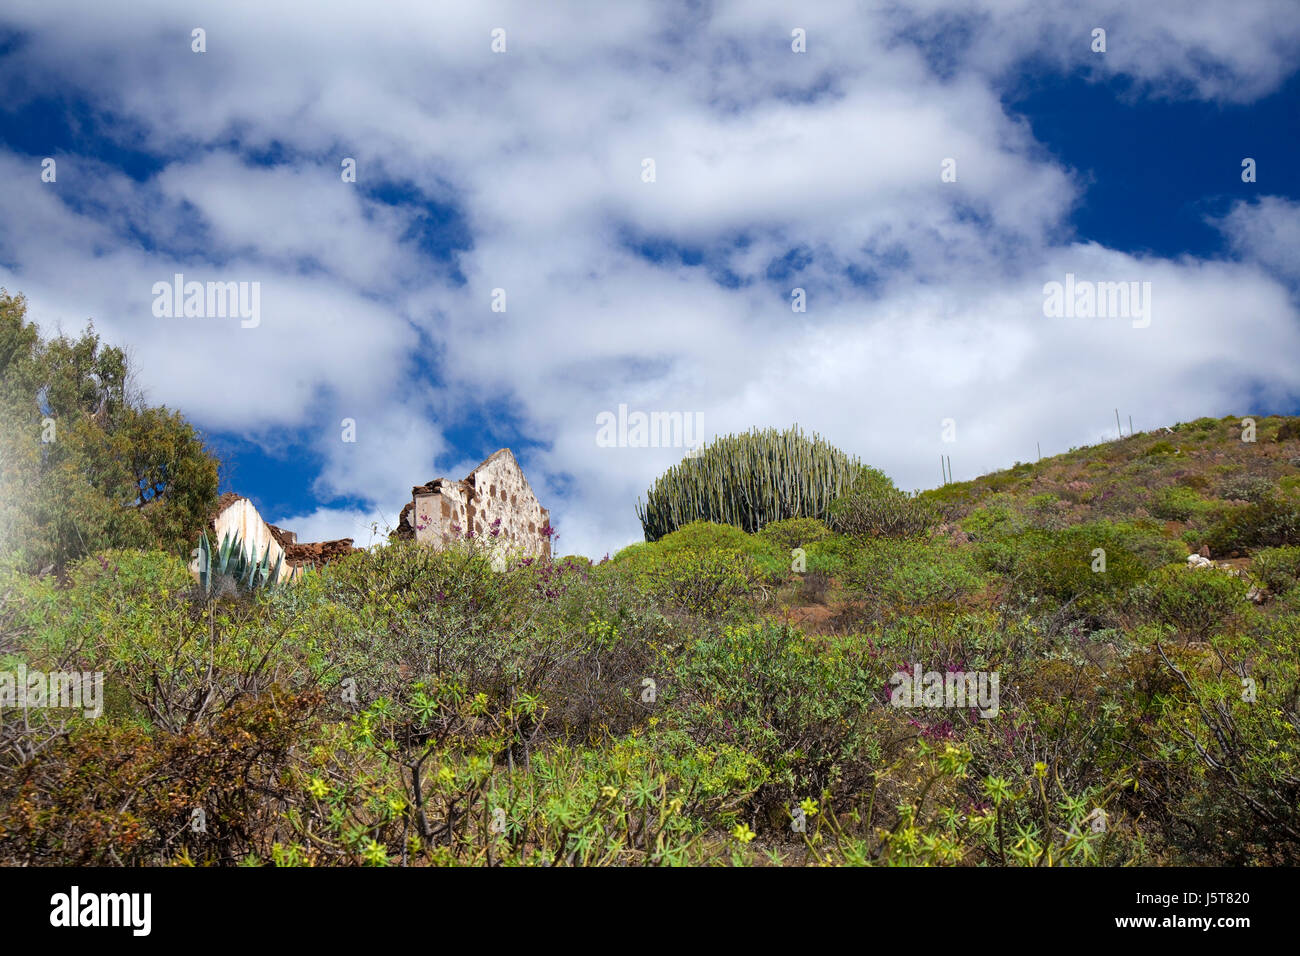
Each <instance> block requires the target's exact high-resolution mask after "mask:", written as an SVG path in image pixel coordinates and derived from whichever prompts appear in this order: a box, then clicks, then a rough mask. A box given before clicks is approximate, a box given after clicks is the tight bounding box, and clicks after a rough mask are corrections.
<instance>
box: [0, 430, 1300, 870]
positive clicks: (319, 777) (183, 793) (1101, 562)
mask: <svg viewBox="0 0 1300 956" xmlns="http://www.w3.org/2000/svg"><path fill="white" fill-rule="evenodd" d="M1238 422H1239V420H1236V419H1225V420H1222V421H1216V420H1208V419H1207V420H1202V421H1198V422H1193V423H1191V424H1188V425H1183V426H1178V427H1175V428H1173V429H1172V431H1171V432H1165V431H1161V432H1160V433H1152V434H1147V435H1138V436H1134V437H1132V438H1126V439H1124V440H1122V441H1116V442H1112V443H1110V444H1106V445H1102V446H1098V447H1095V448H1086V449H1078V450H1075V451H1072V452H1070V453H1069V454H1066V455H1061V456H1058V457H1056V458H1051V459H1047V460H1044V461H1042V462H1040V463H1037V464H1034V465H1018V466H1016V467H1015V468H1012V469H1009V470H1007V471H1004V472H999V473H997V474H993V475H988V476H985V477H984V478H981V479H978V480H976V481H974V482H968V483H963V484H956V485H949V486H947V487H944V488H941V489H937V490H935V491H932V492H927V493H925V494H923V495H920V496H917V497H912V496H901V495H900V494H899V493H898V492H896V491H895V490H893V489H892V488H890V487H888V486H887V485H880V486H875V487H867V488H860V489H858V490H857V491H856V492H854V493H853V494H850V495H848V496H845V497H844V498H843V499H842V500H841V501H840V502H839V504H838V506H837V507H836V508H833V509H831V510H830V511H829V513H828V518H829V519H830V524H825V523H823V522H821V521H818V520H815V519H811V518H793V519H789V520H784V521H777V522H773V523H770V524H767V525H765V526H764V527H763V528H762V529H761V530H760V531H759V532H757V533H755V534H749V533H746V532H744V531H742V530H740V529H739V528H734V527H730V526H727V525H717V524H708V523H703V522H696V523H691V524H687V525H684V526H682V527H680V528H678V529H677V530H675V531H673V532H672V533H669V534H666V535H664V536H663V537H662V538H660V539H659V540H657V541H655V542H653V543H643V544H638V545H634V546H632V547H630V548H628V549H625V550H624V551H622V552H620V553H619V554H617V555H615V556H614V558H613V559H612V560H607V561H602V562H599V563H596V564H592V563H590V562H588V561H586V560H585V559H578V558H569V559H564V560H562V561H559V562H555V563H538V562H533V561H520V562H516V563H514V564H513V565H511V566H510V567H509V568H508V569H507V570H505V571H504V572H496V571H493V570H492V566H491V562H490V561H489V560H488V559H487V557H486V555H484V554H482V553H480V552H479V551H478V550H477V546H476V545H475V544H474V543H473V542H466V543H465V544H464V545H463V546H462V547H459V548H457V549H454V550H451V551H448V552H432V551H429V550H425V549H421V548H419V547H417V546H414V545H411V544H409V543H397V544H394V545H391V546H388V547H384V548H382V549H377V550H375V551H372V552H368V553H360V554H356V555H352V556H349V557H347V558H344V559H341V560H339V561H337V562H334V563H332V564H330V565H328V566H326V567H325V568H323V569H321V570H320V571H318V572H314V573H312V574H309V575H307V576H306V578H305V579H304V580H303V581H302V582H300V583H298V584H296V585H293V586H290V587H281V588H277V589H273V590H271V591H270V592H268V593H260V592H259V593H253V594H249V593H245V592H243V591H242V590H240V589H238V588H235V589H233V591H232V590H231V589H213V590H212V592H209V591H207V590H206V589H199V588H196V587H195V585H194V582H193V581H191V579H190V578H189V576H188V575H187V573H186V571H185V569H184V567H183V566H182V564H181V562H180V561H178V560H177V559H176V558H174V557H170V556H168V555H165V554H162V553H159V552H138V551H110V552H103V553H99V554H96V555H94V556H92V557H90V558H89V559H87V560H85V561H83V562H81V563H80V564H78V565H77V566H75V568H74V569H73V570H72V571H71V573H70V575H69V576H68V580H67V581H59V580H56V579H54V578H49V577H47V578H34V577H28V576H24V575H18V574H14V575H12V576H11V577H9V578H8V579H6V580H5V581H3V582H0V600H2V603H0V655H3V661H2V662H0V670H4V669H11V670H12V669H15V668H17V667H18V666H20V665H21V666H23V667H26V668H28V669H29V670H30V671H37V672H41V671H72V670H77V671H96V670H98V671H102V672H103V674H104V695H103V700H102V715H101V716H99V717H97V718H88V717H86V716H83V715H82V714H81V713H79V712H78V713H73V712H70V711H67V710H52V709H47V708H29V709H28V712H27V719H26V720H25V721H24V720H16V719H14V717H15V710H14V708H13V707H11V706H8V705H0V706H2V707H3V716H4V718H5V719H4V722H3V725H2V726H0V861H2V862H5V863H15V864H41V863H99V864H109V865H132V864H226V865H229V864H236V863H249V864H280V865H389V866H396V865H442V864H469V865H492V864H505V865H519V864H523V865H542V864H546V865H566V864H570V865H580V864H588V865H610V864H613V865H663V864H681V863H697V864H724V865H725V864H761V865H767V864H815V863H834V864H939V865H955V866H973V865H1026V866H1028V865H1117V864H1134V863H1137V864H1176V863H1192V864H1239V865H1240V864H1295V863H1297V862H1300V587H1298V586H1297V584H1298V583H1300V580H1298V578H1300V539H1297V538H1296V536H1295V523H1294V518H1295V515H1296V513H1297V507H1298V502H1300V493H1298V492H1300V482H1298V481H1297V479H1298V477H1300V467H1297V462H1300V437H1298V436H1297V429H1296V421H1295V420H1291V421H1290V422H1286V421H1283V420H1280V419H1260V420H1259V422H1258V432H1257V436H1256V437H1257V441H1256V442H1254V443H1243V442H1242V441H1241V440H1240V437H1241V429H1240V426H1239V424H1238ZM1279 436H1280V437H1281V441H1278V440H1276V439H1277V438H1278V437H1279ZM1202 547H1206V548H1208V553H1209V558H1208V559H1201V558H1200V557H1199V555H1197V557H1196V559H1195V563H1197V564H1199V565H1203V566H1200V567H1191V566H1189V563H1188V557H1189V555H1193V554H1195V553H1196V552H1199V551H1200V550H1201V548H1202ZM214 595H216V596H214ZM896 675H906V679H903V678H900V677H899V676H896ZM929 675H936V676H935V677H934V679H931V677H930V676H929ZM959 678H960V681H961V683H960V685H959V683H958V679H959ZM968 678H969V683H967V679H968ZM913 679H916V680H918V681H919V682H920V686H917V687H915V690H916V691H917V693H915V695H912V694H911V693H910V691H911V690H912V689H913V685H912V681H913ZM904 685H906V686H907V687H908V688H909V693H908V694H907V695H906V696H907V699H903V695H902V694H901V689H902V688H903V687H904ZM957 689H969V690H970V692H971V693H970V695H969V696H962V697H959V696H957V695H956V694H955V691H956V690H957Z"/></svg>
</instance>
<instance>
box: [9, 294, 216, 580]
mask: <svg viewBox="0 0 1300 956" xmlns="http://www.w3.org/2000/svg"><path fill="white" fill-rule="evenodd" d="M26 312H27V306H26V301H25V300H24V299H23V298H22V297H21V296H9V295H8V294H6V293H5V292H4V291H3V290H0V561H3V562H5V563H8V564H11V565H13V566H16V567H19V568H21V569H23V570H26V571H29V572H35V571H39V570H41V569H43V568H46V567H51V568H52V569H53V570H55V571H56V572H61V571H62V570H63V569H64V568H66V567H67V566H68V565H69V564H70V563H72V562H74V561H75V560H76V559H78V558H80V557H84V556H85V555H88V554H90V553H92V552H95V551H100V550H105V549H110V548H154V547H157V548H162V549H163V550H166V551H168V552H170V553H173V554H179V553H183V552H188V550H189V547H190V544H189V542H191V541H193V539H194V535H195V534H196V533H197V532H198V531H199V530H200V529H201V528H202V526H203V524H204V523H205V522H206V520H207V516H208V513H209V511H210V509H211V508H212V507H213V505H214V504H215V503H216V498H217V462H216V460H215V459H214V458H212V457H211V456H210V455H209V454H208V453H207V451H206V450H205V449H204V447H203V442H202V440H201V438H200V436H199V435H198V433H197V432H195V430H194V429H193V428H192V427H191V426H190V425H189V424H188V423H187V422H186V421H185V420H184V419H183V418H181V416H180V415H179V414H177V413H175V412H172V411H169V410H168V409H166V408H161V407H151V406H147V405H145V404H144V402H143V401H141V400H140V398H139V397H138V396H137V395H135V394H134V393H132V391H131V390H130V388H129V386H128V383H129V381H130V376H131V369H130V367H129V365H128V363H127V359H126V355H125V353H124V352H122V350H121V349H117V348H113V347H110V346H105V345H103V344H102V343H101V342H100V339H99V336H98V335H97V334H96V333H95V331H94V329H93V328H88V329H87V330H86V331H85V332H83V333H82V335H81V336H80V337H79V338H77V339H70V338H67V337H64V336H58V337H56V338H53V339H50V340H49V341H42V339H41V337H40V335H39V333H38V331H37V328H36V326H35V324H34V323H29V322H28V321H27V320H26Z"/></svg>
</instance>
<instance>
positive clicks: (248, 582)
mask: <svg viewBox="0 0 1300 956" xmlns="http://www.w3.org/2000/svg"><path fill="white" fill-rule="evenodd" d="M196 558H197V560H196V562H195V570H196V571H197V572H198V576H199V587H200V588H201V589H202V590H203V593H204V594H207V595H211V594H212V590H213V586H214V584H216V585H219V583H220V582H221V581H222V580H223V579H227V578H228V579H230V580H231V581H232V582H234V584H235V586H236V587H238V588H242V589H243V590H245V591H256V590H258V589H259V588H267V589H269V588H272V587H274V586H275V585H276V583H277V582H278V581H279V580H280V567H281V565H283V564H284V552H283V551H281V552H280V555H279V556H278V557H277V558H276V559H275V565H274V566H272V565H271V543H270V542H269V541H268V542H267V544H266V551H265V552H264V553H263V554H262V557H261V560H257V559H256V558H255V557H250V556H249V554H248V553H247V552H246V551H245V550H244V543H243V541H242V540H241V539H240V537H239V535H234V536H233V537H232V536H231V535H225V536H223V537H222V539H221V547H220V548H218V549H217V551H216V552H214V551H213V550H212V545H211V544H210V543H209V542H208V535H207V532H202V533H200V535H199V547H198V554H197V556H196Z"/></svg>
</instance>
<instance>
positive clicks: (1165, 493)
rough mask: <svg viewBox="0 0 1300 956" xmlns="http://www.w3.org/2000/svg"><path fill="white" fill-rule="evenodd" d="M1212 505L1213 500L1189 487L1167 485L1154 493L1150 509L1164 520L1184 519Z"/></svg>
mask: <svg viewBox="0 0 1300 956" xmlns="http://www.w3.org/2000/svg"><path fill="white" fill-rule="evenodd" d="M1213 506H1214V505H1213V502H1211V501H1207V500H1206V499H1204V498H1202V497H1201V496H1200V495H1198V494H1197V493H1196V492H1195V491H1194V490H1192V489H1191V488H1189V487H1185V486H1182V485H1169V486H1168V487H1165V488H1161V489H1160V491H1158V492H1157V493H1156V496H1155V498H1154V499H1153V500H1152V502H1151V505H1150V511H1151V513H1152V514H1153V515H1155V516H1156V517H1157V518H1162V519H1164V520H1165V521H1186V520H1188V519H1189V518H1191V517H1193V516H1199V515H1203V514H1205V513H1206V512H1208V511H1209V510H1210V509H1211V508H1212V507H1213Z"/></svg>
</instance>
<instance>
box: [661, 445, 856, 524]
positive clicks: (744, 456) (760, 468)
mask: <svg viewBox="0 0 1300 956" xmlns="http://www.w3.org/2000/svg"><path fill="white" fill-rule="evenodd" d="M861 473H862V465H861V463H860V462H859V461H858V460H857V459H856V458H853V457H850V456H849V455H847V454H845V453H844V452H842V451H840V450H839V449H838V448H836V447H834V446H833V445H831V444H830V443H828V442H826V441H824V440H823V439H821V438H820V437H818V436H817V434H816V433H814V434H813V436H812V437H811V438H809V437H808V436H806V435H804V434H803V432H801V431H800V430H799V427H798V426H795V427H794V428H791V429H789V430H787V431H777V430H776V429H774V428H768V429H762V430H757V429H756V430H754V431H750V432H745V433H743V434H740V435H727V436H725V437H723V438H719V439H717V440H716V441H715V442H713V443H712V444H711V445H709V446H708V447H706V448H704V449H703V450H702V451H699V452H697V453H693V454H691V455H690V456H688V457H686V458H684V459H683V460H682V461H681V462H680V463H679V464H677V465H674V466H673V467H672V468H670V469H668V471H667V472H665V473H664V474H663V475H661V476H660V477H659V479H658V480H657V481H656V482H655V483H654V486H653V487H651V488H650V490H649V491H648V492H647V500H646V502H645V503H644V504H642V502H641V500H640V499H637V505H636V512H637V517H638V518H640V519H641V527H642V529H643V530H644V532H645V538H646V540H647V541H657V540H659V539H660V538H662V537H663V536H664V535H666V534H669V533H670V532H672V531H674V530H676V529H677V528H679V527H681V526H682V525H684V524H688V523H690V522H692V521H701V520H702V521H716V522H719V523H722V524H730V525H735V526H736V527H738V528H741V529H743V530H745V531H747V532H751V533H752V532H755V531H758V530H759V529H760V528H763V527H765V526H766V525H768V524H771V523H772V522H774V521H780V520H782V519H784V518H819V519H823V520H824V519H825V518H826V516H827V513H828V511H829V509H830V506H831V502H833V501H834V500H835V499H836V498H838V497H840V496H841V495H842V494H844V493H846V492H847V491H849V489H851V488H852V487H853V484H854V482H855V480H857V479H858V477H859V476H860V474H861Z"/></svg>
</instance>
